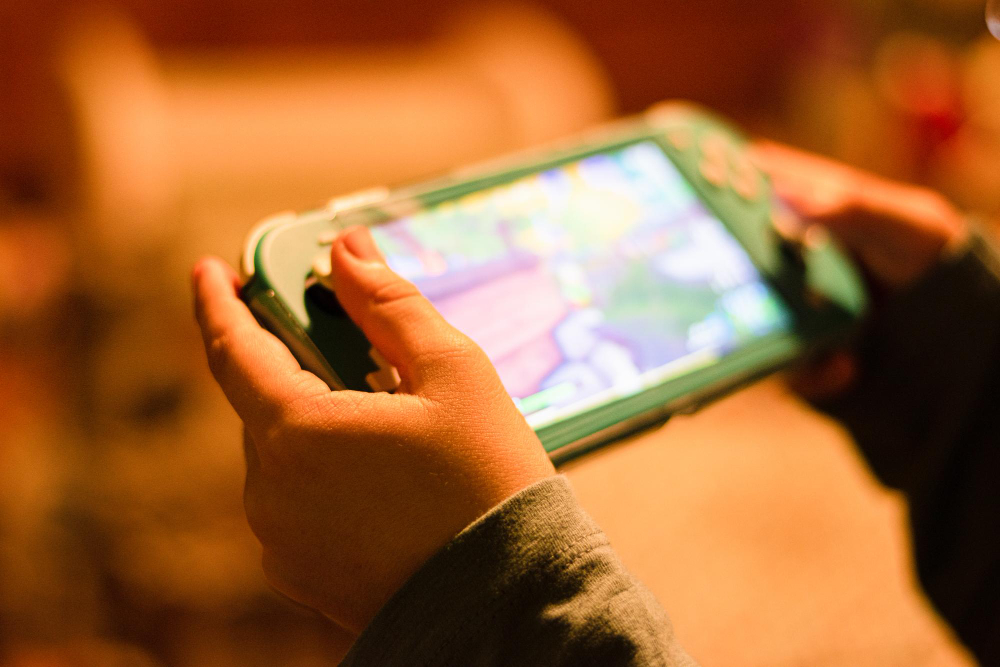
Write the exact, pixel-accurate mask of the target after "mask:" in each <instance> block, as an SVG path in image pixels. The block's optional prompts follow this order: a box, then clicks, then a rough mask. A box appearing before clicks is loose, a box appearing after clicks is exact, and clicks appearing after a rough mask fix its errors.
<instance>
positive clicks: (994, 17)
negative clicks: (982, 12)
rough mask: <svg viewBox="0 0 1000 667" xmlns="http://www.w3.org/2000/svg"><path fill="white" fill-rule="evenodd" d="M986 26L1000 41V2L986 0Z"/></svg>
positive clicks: (997, 0)
mask: <svg viewBox="0 0 1000 667" xmlns="http://www.w3.org/2000/svg"><path fill="white" fill-rule="evenodd" d="M986 25H988V26H989V27H990V32H992V33H993V36H994V37H996V38H997V39H1000V0H986Z"/></svg>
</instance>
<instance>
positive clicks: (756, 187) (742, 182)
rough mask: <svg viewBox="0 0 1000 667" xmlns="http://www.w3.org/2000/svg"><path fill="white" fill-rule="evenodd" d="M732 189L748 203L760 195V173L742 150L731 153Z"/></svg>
mask: <svg viewBox="0 0 1000 667" xmlns="http://www.w3.org/2000/svg"><path fill="white" fill-rule="evenodd" d="M733 189H734V190H736V194H738V195H739V196H740V197H742V198H743V199H744V200H746V201H747V202H750V203H753V202H755V201H757V199H758V197H760V174H759V173H758V171H757V167H755V166H754V164H753V162H751V161H750V158H748V157H747V156H746V154H744V153H743V152H736V153H734V154H733Z"/></svg>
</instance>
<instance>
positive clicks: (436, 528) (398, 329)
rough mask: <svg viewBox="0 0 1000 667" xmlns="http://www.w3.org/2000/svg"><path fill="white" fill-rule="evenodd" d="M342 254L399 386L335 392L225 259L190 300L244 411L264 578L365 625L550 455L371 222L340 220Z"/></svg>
mask: <svg viewBox="0 0 1000 667" xmlns="http://www.w3.org/2000/svg"><path fill="white" fill-rule="evenodd" d="M332 264H333V280H334V283H335V284H336V287H337V296H338V298H339V300H340V302H341V304H342V305H343V307H344V309H345V310H346V311H347V313H348V314H349V315H350V316H351V318H352V319H353V320H354V321H355V322H356V323H357V324H358V325H359V326H360V327H361V329H362V330H363V331H364V333H365V335H366V336H367V337H368V339H369V340H370V341H371V343H372V344H373V345H374V346H375V347H376V348H377V349H378V350H379V351H380V352H381V353H382V354H383V356H384V357H385V358H386V359H387V360H388V361H389V362H390V363H391V364H393V365H394V366H396V368H397V369H398V370H399V374H400V376H401V378H402V385H401V387H400V390H399V392H398V393H396V394H385V393H380V394H370V393H361V392H353V391H336V392H334V391H330V389H329V388H328V387H327V386H326V385H325V384H324V383H323V382H322V381H321V380H319V378H317V377H316V376H315V375H313V374H311V373H309V372H307V371H304V370H302V369H301V368H300V367H299V364H298V362H296V360H295V358H294V357H293V356H292V355H291V353H290V352H289V351H288V349H287V348H286V347H285V346H284V345H283V344H282V343H281V342H280V341H279V340H278V339H277V338H275V337H274V336H272V335H271V334H270V333H268V332H267V331H265V330H264V329H262V328H261V327H260V326H259V325H258V324H257V322H256V321H255V320H254V318H253V316H252V315H251V314H250V311H249V310H248V309H247V307H246V306H245V305H244V304H243V303H242V302H241V301H240V300H239V298H238V296H237V290H238V287H239V285H238V279H237V277H236V275H235V273H234V272H233V271H232V269H230V268H229V267H228V266H227V265H226V264H225V263H223V262H222V261H221V260H218V259H204V260H202V261H200V262H199V263H198V264H197V266H196V267H195V269H194V273H193V281H194V292H195V304H196V305H195V308H196V312H197V317H198V322H199V325H200V326H201V330H202V334H203V337H204V340H205V348H206V350H207V353H208V360H209V365H210V366H211V369H212V373H213V374H214V375H215V378H216V380H217V381H218V382H219V384H220V385H221V386H222V389H223V391H224V392H225V393H226V396H227V398H228V399H229V402H230V403H232V405H233V407H234V408H235V409H236V411H237V413H239V415H240V417H241V418H242V419H243V422H244V424H245V426H246V433H247V438H246V459H247V480H246V492H245V505H246V512H247V519H248V520H249V522H250V526H251V528H252V529H253V531H254V533H255V534H256V535H257V537H258V538H259V539H260V542H261V544H262V545H263V548H264V550H263V566H264V571H265V574H266V576H267V578H268V580H269V582H270V583H271V584H272V585H273V586H274V587H275V588H276V589H278V590H279V591H280V592H282V593H284V594H286V595H288V596H289V597H291V598H292V599H294V600H296V601H299V602H301V603H303V604H305V605H308V606H310V607H313V608H315V609H317V610H319V611H320V612H322V613H323V614H325V615H326V616H328V617H329V618H330V619H332V620H333V621H335V622H336V623H338V624H339V625H341V626H343V627H345V628H347V629H348V630H350V631H353V632H354V633H360V632H361V630H363V629H364V627H365V626H366V625H367V624H368V623H369V622H370V621H371V619H372V618H373V617H374V615H375V613H376V612H377V611H378V609H379V608H380V607H381V606H382V605H383V604H384V603H385V602H386V601H387V600H388V598H389V597H390V596H391V595H392V594H393V593H394V592H395V591H396V590H397V589H398V588H399V587H400V586H401V585H402V584H403V583H404V582H405V581H406V580H407V579H408V578H409V577H410V576H411V575H412V574H413V573H414V572H415V571H416V570H417V569H418V568H419V567H420V566H421V565H422V564H423V563H424V562H425V561H426V560H427V559H428V558H429V557H430V556H431V555H432V554H434V553H435V552H436V551H437V550H438V549H440V548H441V547H442V546H444V545H445V544H446V543H447V542H448V541H449V540H451V538H453V537H454V536H455V535H456V534H457V533H459V532H460V531H461V530H462V529H463V528H465V527H466V526H467V525H469V524H470V523H471V522H473V521H474V520H475V519H477V518H478V517H479V516H481V515H482V514H484V513H485V512H486V511H487V510H489V509H490V508H491V507H493V506H495V505H497V504H498V503H500V502H502V501H503V500H505V499H506V498H508V497H509V496H511V495H513V494H514V493H517V492H518V491H520V490H521V489H523V488H525V487H527V486H529V485H531V484H533V483H534V482H537V481H539V480H541V479H544V478H545V477H548V476H550V475H553V474H554V469H553V467H552V464H551V463H550V462H549V459H548V457H547V455H546V454H545V452H544V450H543V449H542V447H541V444H540V443H539V441H538V439H537V437H536V436H535V434H534V432H533V431H532V430H531V428H530V427H529V426H528V425H527V423H526V422H525V420H524V419H523V417H522V416H521V414H520V413H519V412H518V410H517V408H516V407H515V406H514V404H513V402H512V401H511V399H510V397H509V396H508V394H507V392H506V391H505V390H504V387H503V385H502V384H501V383H500V379H499V377H498V376H497V374H496V371H495V370H494V369H493V366H492V364H491V363H490V361H489V359H488V358H487V357H486V355H485V354H484V353H483V351H482V350H480V349H479V347H477V346H476V344H475V343H473V342H472V341H471V340H470V339H469V338H468V337H466V336H465V335H463V334H461V333H459V332H458V331H457V330H455V329H454V328H453V327H452V326H450V325H449V324H448V323H447V322H445V320H444V319H443V318H442V317H441V316H440V315H439V314H438V313H437V311H436V310H435V309H434V307H433V306H432V305H431V304H430V302H428V301H427V300H426V299H425V298H424V297H423V296H422V295H420V293H419V292H418V291H417V289H416V288H415V287H414V286H413V285H412V284H410V283H408V282H407V281H405V280H403V279H402V278H400V277H399V276H397V275H396V274H395V273H393V272H392V271H391V270H390V269H389V268H388V266H386V264H385V263H384V261H383V260H382V258H381V255H380V254H379V252H378V250H377V249H376V247H375V244H374V242H373V240H372V238H371V235H370V234H369V232H368V230H366V229H363V228H355V229H352V230H348V231H347V232H346V233H345V234H343V235H342V236H341V237H340V238H339V239H338V240H337V241H336V242H335V243H334V244H333V249H332ZM497 316H498V317H500V316H502V314H500V313H498V314H497Z"/></svg>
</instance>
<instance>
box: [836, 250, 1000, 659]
mask: <svg viewBox="0 0 1000 667" xmlns="http://www.w3.org/2000/svg"><path fill="white" fill-rule="evenodd" d="M858 353H859V359H860V362H861V363H860V366H861V377H860V381H859V382H858V383H857V385H856V387H855V388H854V389H853V390H852V391H851V392H850V393H849V394H847V395H845V396H843V397H841V398H839V399H838V400H837V401H835V402H831V403H827V404H821V405H819V406H818V407H820V408H821V409H823V410H825V411H827V412H829V413H830V414H831V415H833V416H834V417H836V418H838V419H840V420H841V421H842V422H843V423H844V425H845V426H847V428H848V429H849V430H850V431H851V432H852V434H853V435H854V437H855V439H856V440H857V443H858V445H859V447H860V448H861V451H862V452H863V453H864V455H865V457H866V458H867V460H868V462H869V464H870V465H871V467H872V470H873V471H874V472H875V474H876V475H877V476H878V477H879V478H880V479H881V480H882V481H883V483H885V484H886V485H888V486H891V487H893V488H896V489H898V490H900V491H902V492H903V493H904V494H905V496H906V498H907V501H908V503H909V510H910V524H911V531H912V540H913V548H914V554H915V557H916V565H917V574H918V576H919V578H920V582H921V584H922V585H923V587H924V590H925V591H926V592H927V594H928V597H930V599H931V601H932V602H933V603H934V605H935V606H936V607H937V609H938V610H939V611H940V612H941V614H942V616H944V617H945V618H946V619H947V620H948V621H949V622H950V623H951V625H952V627H954V629H955V630H956V632H957V634H958V635H959V637H960V638H961V639H962V640H963V641H964V642H965V643H966V645H967V646H968V647H969V648H970V649H971V650H972V651H973V653H975V654H976V656H977V658H978V659H979V660H980V661H981V662H982V663H983V664H990V665H995V664H996V665H1000V260H998V255H997V253H996V251H995V249H993V248H992V247H991V245H990V243H989V242H988V241H987V240H986V239H985V238H984V237H982V236H979V235H975V236H973V238H972V239H971V242H970V244H969V246H968V248H966V250H965V251H964V252H963V253H961V254H959V255H957V256H955V257H953V258H951V259H949V260H947V261H944V262H942V263H941V264H940V265H939V266H938V267H937V268H936V269H935V270H934V271H932V273H931V274H930V275H928V276H927V277H926V278H925V279H924V280H922V281H921V283H920V284H918V285H916V286H914V287H913V288H912V289H910V290H908V291H907V292H906V293H905V294H901V295H898V296H897V297H895V298H893V299H892V301H891V302H889V303H886V304H884V307H883V308H881V309H880V310H879V313H878V316H877V318H876V319H875V320H874V321H873V322H872V323H871V326H870V330H869V331H867V332H866V333H865V335H864V336H863V338H862V343H861V346H860V348H859V350H858Z"/></svg>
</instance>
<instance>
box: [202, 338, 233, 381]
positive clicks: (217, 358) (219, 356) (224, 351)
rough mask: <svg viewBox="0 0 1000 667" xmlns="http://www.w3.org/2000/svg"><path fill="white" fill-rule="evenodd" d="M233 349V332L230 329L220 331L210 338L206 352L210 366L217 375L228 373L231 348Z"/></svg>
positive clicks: (217, 376)
mask: <svg viewBox="0 0 1000 667" xmlns="http://www.w3.org/2000/svg"><path fill="white" fill-rule="evenodd" d="M231 349H232V334H231V333H230V332H228V331H226V332H223V333H220V334H217V335H215V336H214V337H212V339H211V340H209V342H208V345H207V346H205V353H206V356H207V357H208V368H209V370H211V371H212V374H213V375H214V376H215V377H216V378H219V377H222V376H224V375H225V374H226V370H227V369H228V367H229V360H230V356H231V354H230V350H231Z"/></svg>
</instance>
